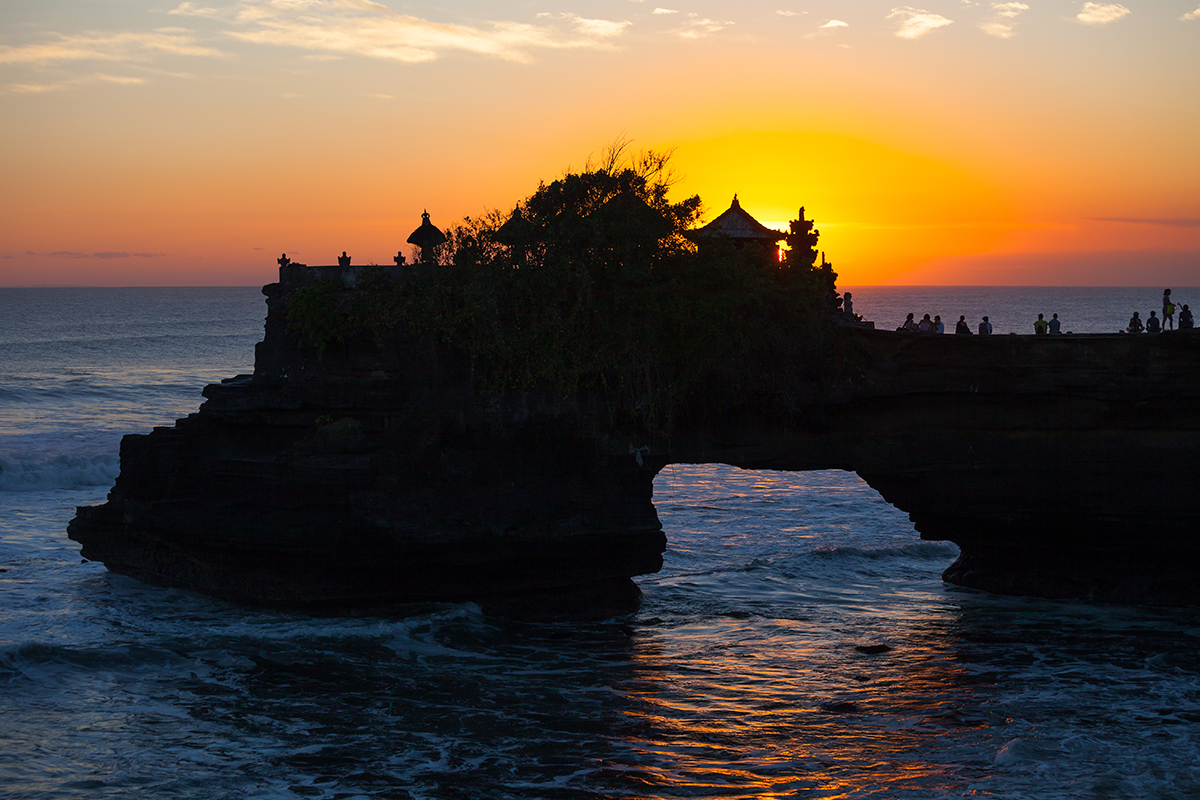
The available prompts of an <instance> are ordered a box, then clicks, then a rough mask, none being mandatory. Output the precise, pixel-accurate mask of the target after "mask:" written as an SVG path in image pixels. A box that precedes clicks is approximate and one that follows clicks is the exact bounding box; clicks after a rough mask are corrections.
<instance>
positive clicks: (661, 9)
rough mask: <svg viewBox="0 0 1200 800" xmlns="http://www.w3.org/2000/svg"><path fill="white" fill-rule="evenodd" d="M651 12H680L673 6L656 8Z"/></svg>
mask: <svg viewBox="0 0 1200 800" xmlns="http://www.w3.org/2000/svg"><path fill="white" fill-rule="evenodd" d="M650 13H651V14H678V13H679V12H678V11H676V10H675V9H673V8H656V9H654V10H653V11H651V12H650Z"/></svg>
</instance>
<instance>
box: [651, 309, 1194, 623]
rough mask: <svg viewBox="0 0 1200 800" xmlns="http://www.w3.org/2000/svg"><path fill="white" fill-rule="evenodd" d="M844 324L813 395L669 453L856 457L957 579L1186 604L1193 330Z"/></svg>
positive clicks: (862, 471) (695, 437)
mask: <svg viewBox="0 0 1200 800" xmlns="http://www.w3.org/2000/svg"><path fill="white" fill-rule="evenodd" d="M847 334H848V335H849V336H857V337H859V338H861V339H862V340H863V342H862V344H863V348H862V350H861V351H860V352H861V353H862V354H863V356H864V357H863V359H862V361H861V366H860V369H858V371H857V374H854V375H852V376H851V377H849V378H848V379H847V380H846V381H844V382H843V383H842V384H841V385H840V386H837V387H834V388H833V391H832V392H831V393H829V394H828V395H827V396H826V401H825V402H820V403H813V404H810V405H805V406H802V407H800V408H798V409H797V413H796V415H795V418H794V419H793V420H792V421H789V423H788V424H777V425H773V426H772V425H765V424H764V423H763V421H762V420H761V419H754V418H753V417H746V418H743V419H727V420H723V421H722V422H721V423H720V424H717V425H715V426H711V427H707V428H705V427H701V428H698V429H697V430H694V431H692V432H690V435H689V437H690V441H688V442H684V441H680V442H679V443H678V445H677V448H676V451H675V452H673V453H672V455H671V458H672V459H673V460H677V461H679V460H683V461H693V462H704V461H719V462H724V463H731V464H736V465H739V466H742V467H747V468H764V467H765V468H772V469H812V468H817V467H827V468H829V467H838V468H842V469H848V470H853V471H855V472H857V473H858V474H859V475H860V476H861V477H862V478H863V479H864V480H866V481H867V483H869V484H870V485H871V486H872V487H874V488H875V489H876V490H877V491H879V492H880V494H882V495H883V497H884V498H885V499H886V500H887V501H888V502H890V503H892V504H893V505H895V506H897V507H898V508H900V509H902V510H904V511H907V512H908V513H909V516H910V518H911V519H912V521H913V523H914V525H915V526H916V528H917V530H918V531H919V532H920V534H921V536H922V538H924V539H933V540H950V541H953V542H955V543H956V544H958V546H959V547H960V548H961V555H960V557H959V558H958V560H957V561H956V562H955V563H954V564H953V565H952V566H951V567H950V568H949V569H948V570H946V572H945V574H944V576H943V577H944V578H945V580H947V581H949V582H951V583H954V584H959V585H962V586H969V587H974V588H978V589H984V590H987V591H991V592H998V593H1004V594H1027V595H1036V596H1043V597H1081V598H1093V599H1102V600H1112V601H1120V602H1168V603H1189V604H1190V603H1196V602H1200V538H1198V537H1197V535H1196V525H1197V520H1198V519H1200V496H1198V495H1197V493H1196V492H1195V491H1194V489H1193V487H1195V486H1197V485H1200V459H1198V455H1200V384H1198V382H1197V376H1198V375H1200V332H1197V331H1176V332H1168V333H1164V334H1160V335H1157V336H1150V335H1143V336H1124V335H1100V336H1056V337H1048V336H993V337H978V336H971V337H958V336H920V335H913V334H903V333H896V332H859V331H853V330H851V331H848V332H847Z"/></svg>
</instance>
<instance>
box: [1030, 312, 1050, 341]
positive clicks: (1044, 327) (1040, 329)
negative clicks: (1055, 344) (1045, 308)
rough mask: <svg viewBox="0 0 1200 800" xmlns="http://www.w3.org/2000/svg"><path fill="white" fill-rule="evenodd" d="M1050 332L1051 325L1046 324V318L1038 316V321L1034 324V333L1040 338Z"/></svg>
mask: <svg viewBox="0 0 1200 800" xmlns="http://www.w3.org/2000/svg"><path fill="white" fill-rule="evenodd" d="M1048 330H1050V323H1048V322H1046V318H1045V317H1044V316H1042V315H1041V314H1038V318H1037V321H1036V322H1034V323H1033V332H1034V333H1036V334H1037V335H1038V336H1045V335H1046V332H1047V331H1048Z"/></svg>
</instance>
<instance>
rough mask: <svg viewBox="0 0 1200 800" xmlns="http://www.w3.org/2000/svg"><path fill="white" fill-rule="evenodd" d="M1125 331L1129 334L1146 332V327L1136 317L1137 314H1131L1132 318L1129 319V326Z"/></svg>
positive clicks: (1140, 319) (1139, 318)
mask: <svg viewBox="0 0 1200 800" xmlns="http://www.w3.org/2000/svg"><path fill="white" fill-rule="evenodd" d="M1125 330H1127V331H1129V332H1130V333H1141V332H1142V331H1144V330H1146V326H1145V325H1143V324H1142V318H1141V317H1139V316H1138V312H1136V311H1135V312H1133V316H1132V317H1130V318H1129V325H1127V326H1126V328H1125Z"/></svg>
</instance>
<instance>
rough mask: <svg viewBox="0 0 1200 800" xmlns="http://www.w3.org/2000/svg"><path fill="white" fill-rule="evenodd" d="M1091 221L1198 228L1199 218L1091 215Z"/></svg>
mask: <svg viewBox="0 0 1200 800" xmlns="http://www.w3.org/2000/svg"><path fill="white" fill-rule="evenodd" d="M1091 219H1092V221H1093V222H1127V223H1132V224H1134V225H1162V226H1164V227H1167V228H1200V219H1142V218H1140V217H1092V218H1091Z"/></svg>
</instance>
